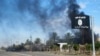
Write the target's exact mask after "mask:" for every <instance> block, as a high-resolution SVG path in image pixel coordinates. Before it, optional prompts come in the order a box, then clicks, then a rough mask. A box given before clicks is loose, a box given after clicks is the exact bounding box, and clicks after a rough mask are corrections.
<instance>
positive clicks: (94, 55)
mask: <svg viewBox="0 0 100 56" xmlns="http://www.w3.org/2000/svg"><path fill="white" fill-rule="evenodd" d="M93 21H94V20H93V17H91V30H92V45H93V56H96V54H95V42H94V22H93Z"/></svg>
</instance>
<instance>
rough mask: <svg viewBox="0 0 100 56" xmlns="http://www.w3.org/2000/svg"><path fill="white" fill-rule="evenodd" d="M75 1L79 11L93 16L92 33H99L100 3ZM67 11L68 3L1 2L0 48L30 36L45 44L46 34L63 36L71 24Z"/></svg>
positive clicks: (52, 0)
mask: <svg viewBox="0 0 100 56" xmlns="http://www.w3.org/2000/svg"><path fill="white" fill-rule="evenodd" d="M77 2H78V4H79V5H80V7H81V9H80V11H84V12H85V14H87V15H91V16H93V17H94V25H95V27H94V31H95V32H96V33H99V34H100V29H99V28H100V22H99V21H100V19H99V18H100V16H99V13H100V11H99V10H100V1H99V0H77ZM66 11H67V0H0V46H2V45H4V44H5V45H9V44H13V43H20V42H25V40H26V39H29V37H30V35H31V36H32V38H33V41H34V39H35V38H37V37H40V38H41V39H42V42H45V40H46V39H47V38H48V37H47V34H48V32H52V31H56V32H57V33H58V34H60V35H62V34H64V33H65V32H67V31H68V29H69V27H68V25H69V23H70V21H69V19H68V17H67V13H66ZM66 22H67V24H66ZM12 42H13V43H12Z"/></svg>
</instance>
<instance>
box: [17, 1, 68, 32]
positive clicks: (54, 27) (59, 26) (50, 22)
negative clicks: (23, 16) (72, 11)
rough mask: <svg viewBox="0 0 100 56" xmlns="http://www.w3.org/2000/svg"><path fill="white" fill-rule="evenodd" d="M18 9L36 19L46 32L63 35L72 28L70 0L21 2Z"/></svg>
mask: <svg viewBox="0 0 100 56" xmlns="http://www.w3.org/2000/svg"><path fill="white" fill-rule="evenodd" d="M18 9H19V10H20V11H21V12H22V13H23V12H25V11H28V12H29V13H31V14H32V15H33V16H34V17H36V18H37V21H38V23H39V24H40V25H41V27H42V28H43V30H44V31H48V32H52V31H55V32H57V33H61V32H65V31H66V30H67V29H69V28H70V27H69V24H70V20H69V19H68V16H67V10H68V0H44V1H43V0H19V1H18Z"/></svg>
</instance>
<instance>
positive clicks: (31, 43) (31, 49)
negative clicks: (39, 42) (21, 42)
mask: <svg viewBox="0 0 100 56" xmlns="http://www.w3.org/2000/svg"><path fill="white" fill-rule="evenodd" d="M32 45H33V44H32V36H30V51H32Z"/></svg>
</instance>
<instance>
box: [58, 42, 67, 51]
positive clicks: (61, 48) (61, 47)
mask: <svg viewBox="0 0 100 56" xmlns="http://www.w3.org/2000/svg"><path fill="white" fill-rule="evenodd" d="M58 44H59V45H60V46H59V48H60V52H62V51H63V46H64V45H67V43H58Z"/></svg>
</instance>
